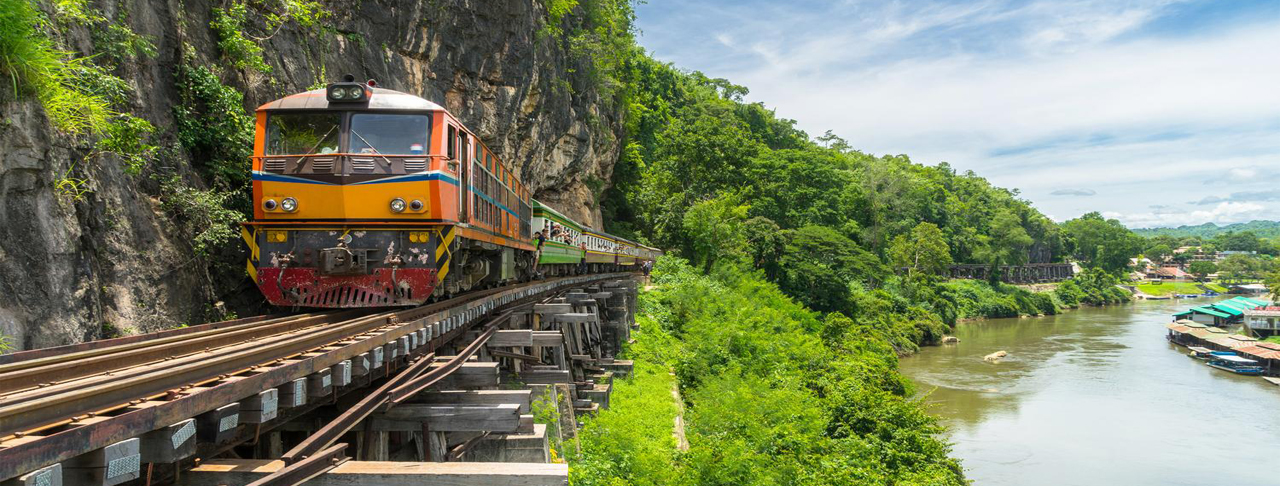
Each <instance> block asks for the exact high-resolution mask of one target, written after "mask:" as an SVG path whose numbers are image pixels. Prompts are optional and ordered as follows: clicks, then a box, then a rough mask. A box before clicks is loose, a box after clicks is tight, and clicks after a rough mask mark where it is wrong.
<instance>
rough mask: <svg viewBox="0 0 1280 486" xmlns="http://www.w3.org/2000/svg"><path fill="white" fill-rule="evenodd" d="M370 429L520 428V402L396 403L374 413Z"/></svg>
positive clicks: (435, 430)
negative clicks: (385, 409) (393, 406)
mask: <svg viewBox="0 0 1280 486" xmlns="http://www.w3.org/2000/svg"><path fill="white" fill-rule="evenodd" d="M371 418H372V419H373V423H372V426H373V430H387V431H396V432H406V431H407V432H421V431H422V424H424V423H425V424H426V425H427V427H428V428H430V429H431V431H432V432H498V433H515V432H518V431H519V430H520V406H519V405H516V404H513V403H512V404H501V405H409V404H405V405H400V406H398V407H395V408H392V409H391V410H388V411H386V412H383V413H379V414H374V415H373V416H372V417H371Z"/></svg>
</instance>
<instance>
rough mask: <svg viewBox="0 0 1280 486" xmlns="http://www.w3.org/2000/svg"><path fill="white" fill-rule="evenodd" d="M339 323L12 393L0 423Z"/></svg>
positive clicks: (3, 404) (2, 404)
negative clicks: (57, 400)
mask: <svg viewBox="0 0 1280 486" xmlns="http://www.w3.org/2000/svg"><path fill="white" fill-rule="evenodd" d="M373 319H379V317H378V316H374V317H373ZM382 319H385V317H382ZM342 322H354V321H352V320H348V321H338V322H330V323H325V324H316V325H313V326H311V327H305V328H301V329H295V330H292V331H289V332H286V333H282V334H276V335H272V336H267V337H264V338H261V339H250V340H246V341H241V342H238V343H235V344H232V345H228V346H224V347H222V348H214V349H206V350H204V351H203V352H200V353H195V354H189V355H184V356H179V357H175V358H173V359H167V360H160V361H155V362H150V363H146V364H141V365H137V366H133V367H130V368H124V369H118V370H113V371H109V372H106V373H102V374H98V375H93V376H87V377H84V378H81V379H77V380H71V381H66V382H62V383H57V384H54V385H50V386H45V387H39V388H32V389H27V390H23V391H20V392H16V393H13V394H11V395H8V396H4V397H0V400H2V401H0V424H2V423H3V419H4V417H5V412H4V410H6V407H10V406H16V405H18V404H22V403H28V402H32V401H36V400H40V399H44V398H49V397H56V396H65V395H66V394H76V395H79V394H84V393H86V392H87V390H90V389H92V390H100V388H98V387H101V386H108V387H111V388H120V387H122V386H129V385H131V384H132V383H133V382H132V381H130V380H134V379H140V378H141V377H145V376H151V375H153V374H154V373H155V372H157V371H171V370H177V369H182V368H183V367H184V366H187V365H191V364H202V363H209V362H210V360H211V359H212V360H215V361H216V360H217V359H218V358H220V357H226V356H230V355H233V354H236V353H241V352H244V351H254V350H258V351H261V350H263V349H265V347H266V346H270V345H274V344H278V343H282V342H288V341H291V340H296V339H299V338H300V336H305V335H306V334H307V333H309V332H316V331H317V330H323V329H324V328H325V327H327V326H334V325H338V324H340V323H342ZM218 370H219V371H223V372H227V370H222V369H218ZM232 371H238V370H232ZM218 374H220V373H215V374H213V375H212V376H217V375H218ZM193 381H199V380H198V379H193ZM126 401H127V400H126ZM2 433H3V427H0V434H2Z"/></svg>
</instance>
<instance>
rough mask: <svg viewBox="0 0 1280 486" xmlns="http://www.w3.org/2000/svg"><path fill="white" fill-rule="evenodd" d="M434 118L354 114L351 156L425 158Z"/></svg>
mask: <svg viewBox="0 0 1280 486" xmlns="http://www.w3.org/2000/svg"><path fill="white" fill-rule="evenodd" d="M430 131H431V119H430V118H428V117H427V115H392V114H385V113H359V114H355V115H351V139H350V140H349V142H348V143H349V144H350V145H351V150H350V151H351V153H357V154H395V155H422V154H425V153H426V147H427V137H428V136H429V135H430Z"/></svg>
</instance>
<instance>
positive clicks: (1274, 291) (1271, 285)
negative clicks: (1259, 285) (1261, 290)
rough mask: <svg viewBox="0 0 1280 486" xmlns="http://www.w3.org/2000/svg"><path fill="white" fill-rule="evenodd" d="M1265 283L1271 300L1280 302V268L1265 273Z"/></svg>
mask: <svg viewBox="0 0 1280 486" xmlns="http://www.w3.org/2000/svg"><path fill="white" fill-rule="evenodd" d="M1266 285H1267V290H1269V291H1270V293H1271V301H1272V302H1280V270H1276V271H1273V272H1271V273H1268V274H1267V280H1266Z"/></svg>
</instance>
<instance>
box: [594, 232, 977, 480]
mask: <svg viewBox="0 0 1280 486" xmlns="http://www.w3.org/2000/svg"><path fill="white" fill-rule="evenodd" d="M654 284H655V285H656V288H655V289H654V290H652V291H649V292H646V293H645V294H644V295H643V296H642V300H641V309H642V316H641V317H640V320H641V329H640V331H639V334H638V336H637V342H636V343H635V344H634V345H632V346H631V347H629V349H628V352H629V353H630V356H631V357H632V358H634V359H636V361H637V363H638V365H637V366H638V368H637V376H636V377H635V378H632V379H630V380H626V381H623V380H620V381H619V382H618V384H617V385H616V386H617V388H618V390H619V393H625V394H627V395H628V396H637V397H641V400H640V402H641V403H644V404H646V405H649V406H645V407H638V406H635V407H633V406H629V405H626V404H622V403H619V404H618V405H617V406H615V407H614V408H612V409H610V410H607V411H604V412H601V414H600V416H599V418H597V419H594V420H592V421H591V422H590V423H589V424H588V425H587V427H586V428H585V429H584V431H583V434H582V436H581V437H582V439H581V441H582V446H583V456H582V457H581V459H578V460H573V461H571V467H570V473H571V475H572V478H571V479H572V481H573V484H575V485H616V484H642V485H667V484H761V485H764V484H769V485H774V484H830V485H837V484H839V485H844V484H937V485H946V484H956V485H959V484H965V482H964V478H963V474H962V472H961V468H960V466H959V464H958V463H957V462H956V461H955V460H953V459H950V458H948V457H947V454H948V451H949V447H948V445H947V444H946V443H945V442H944V441H943V440H941V439H940V438H938V437H937V434H938V433H939V432H941V430H942V428H941V427H940V426H939V425H938V423H937V419H936V418H934V417H932V416H930V415H929V414H927V413H925V412H924V410H923V408H922V407H921V406H920V404H919V403H917V402H915V401H913V400H911V399H909V398H907V397H909V396H910V395H911V392H912V390H911V386H910V384H909V383H907V381H906V380H905V379H904V378H903V377H902V375H900V374H899V373H898V371H897V365H898V362H897V356H896V354H895V352H894V349H893V347H891V346H890V345H889V342H888V340H889V339H893V337H892V336H889V335H888V334H891V331H889V330H886V329H884V328H881V327H879V326H878V324H877V323H872V322H865V321H864V322H859V321H855V320H853V319H849V318H848V317H845V316H844V315H843V314H840V313H830V314H827V315H826V316H823V315H821V314H818V313H815V312H812V311H810V310H808V309H805V308H804V307H803V306H801V305H799V304H798V303H796V302H795V301H794V300H792V299H791V298H789V297H787V296H786V295H785V294H784V293H782V292H781V291H780V290H779V289H778V288H777V287H776V286H775V285H774V284H772V283H769V282H767V281H765V280H764V279H762V278H761V277H760V276H759V275H758V274H756V273H754V272H743V271H740V270H738V269H736V268H733V267H730V266H717V267H716V271H715V272H713V274H712V275H706V274H703V273H702V272H701V270H700V269H698V268H695V267H693V266H691V265H689V264H688V263H686V262H685V261H684V260H682V259H679V258H671V257H668V258H663V259H662V260H661V261H660V262H659V264H658V266H657V268H656V269H655V271H654ZM668 369H670V370H672V372H673V373H674V375H675V377H676V380H677V383H678V385H679V387H680V392H681V395H682V397H683V399H684V402H685V404H686V405H687V410H686V412H685V417H686V418H687V424H688V425H687V430H686V432H687V436H688V440H689V450H688V451H679V450H676V449H675V448H674V447H673V446H674V445H675V439H674V438H673V437H672V425H673V420H672V418H673V417H674V414H675V411H676V410H675V408H674V406H673V403H672V397H671V393H670V386H671V381H670V379H669V375H668V371H667V370H668Z"/></svg>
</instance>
